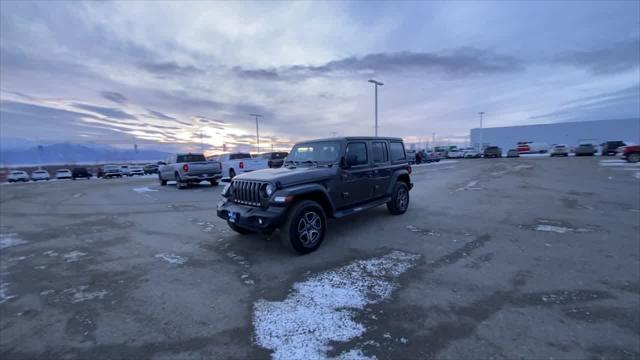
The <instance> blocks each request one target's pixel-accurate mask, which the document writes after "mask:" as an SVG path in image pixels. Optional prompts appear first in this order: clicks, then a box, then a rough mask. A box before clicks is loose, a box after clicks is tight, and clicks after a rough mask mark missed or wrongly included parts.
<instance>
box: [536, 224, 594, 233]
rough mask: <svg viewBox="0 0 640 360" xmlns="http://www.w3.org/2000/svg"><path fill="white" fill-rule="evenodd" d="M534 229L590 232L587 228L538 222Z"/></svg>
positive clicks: (557, 231)
mask: <svg viewBox="0 0 640 360" xmlns="http://www.w3.org/2000/svg"><path fill="white" fill-rule="evenodd" d="M533 229H534V230H536V231H547V232H555V233H558V234H564V233H568V232H577V233H585V232H591V231H592V230H589V229H574V228H570V227H565V226H556V225H547V224H538V225H536V226H535V227H534V228H533Z"/></svg>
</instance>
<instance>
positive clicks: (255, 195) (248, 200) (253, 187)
mask: <svg viewBox="0 0 640 360" xmlns="http://www.w3.org/2000/svg"><path fill="white" fill-rule="evenodd" d="M232 184H233V201H234V202H235V203H238V204H242V205H250V206H260V204H261V203H260V198H261V195H260V188H261V187H262V183H261V182H257V181H246V180H232Z"/></svg>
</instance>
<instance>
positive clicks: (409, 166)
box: [407, 165, 411, 174]
mask: <svg viewBox="0 0 640 360" xmlns="http://www.w3.org/2000/svg"><path fill="white" fill-rule="evenodd" d="M407 172H408V173H409V174H411V165H407Z"/></svg>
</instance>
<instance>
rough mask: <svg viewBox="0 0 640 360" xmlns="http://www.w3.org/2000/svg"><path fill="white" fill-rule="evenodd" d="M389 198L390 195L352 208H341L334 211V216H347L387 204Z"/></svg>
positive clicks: (337, 217)
mask: <svg viewBox="0 0 640 360" xmlns="http://www.w3.org/2000/svg"><path fill="white" fill-rule="evenodd" d="M389 200H391V197H390V196H387V197H384V198H382V199H378V200H374V201H372V202H369V203H365V204H361V205H357V206H354V207H352V208H348V209H344V210H339V211H336V212H334V213H333V217H334V218H336V219H339V218H341V217H345V216H349V215H353V214H356V213H359V212H363V211H365V210H369V209H371V208H374V207H377V206H380V205H384V204H386V203H387V202H388V201H389Z"/></svg>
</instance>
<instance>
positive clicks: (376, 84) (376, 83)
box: [369, 80, 384, 136]
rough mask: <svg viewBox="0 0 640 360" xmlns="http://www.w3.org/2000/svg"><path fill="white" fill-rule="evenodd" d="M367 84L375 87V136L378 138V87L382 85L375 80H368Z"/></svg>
mask: <svg viewBox="0 0 640 360" xmlns="http://www.w3.org/2000/svg"><path fill="white" fill-rule="evenodd" d="M369 82H370V83H372V84H373V85H374V87H375V93H376V127H375V128H376V136H378V86H382V85H384V84H383V83H381V82H380V81H376V80H369Z"/></svg>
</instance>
